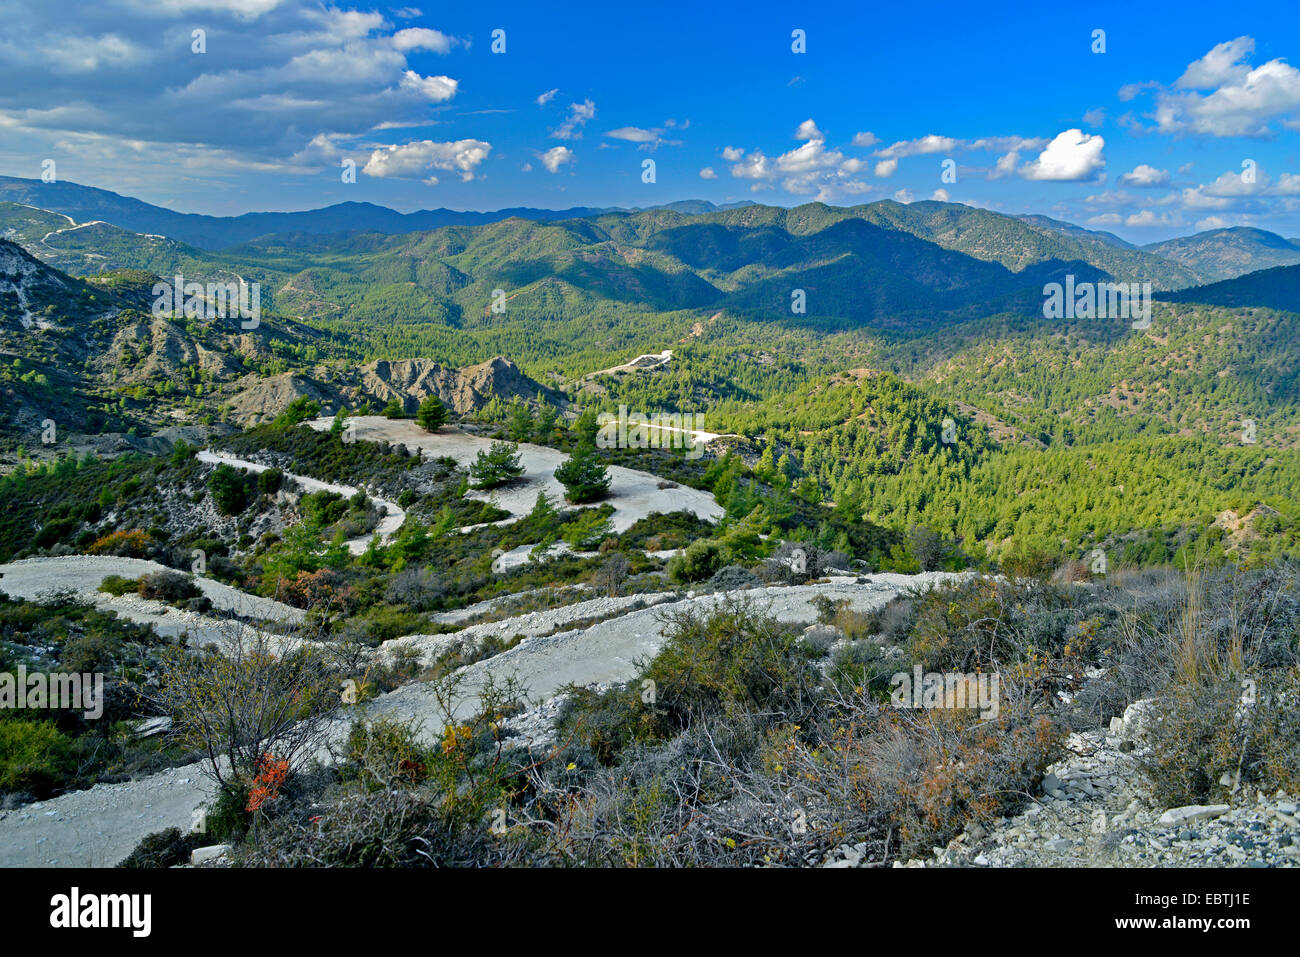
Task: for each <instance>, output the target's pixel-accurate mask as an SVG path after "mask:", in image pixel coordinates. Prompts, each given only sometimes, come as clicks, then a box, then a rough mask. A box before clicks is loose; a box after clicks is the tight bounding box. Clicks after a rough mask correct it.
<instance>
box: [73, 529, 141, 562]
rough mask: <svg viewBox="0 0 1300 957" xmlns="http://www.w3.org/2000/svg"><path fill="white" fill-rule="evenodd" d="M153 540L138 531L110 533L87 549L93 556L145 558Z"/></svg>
mask: <svg viewBox="0 0 1300 957" xmlns="http://www.w3.org/2000/svg"><path fill="white" fill-rule="evenodd" d="M150 544H152V539H150V538H149V536H148V535H147V534H146V533H145V532H142V531H139V530H138V529H135V530H131V531H119V532H110V533H109V534H107V535H105V536H103V537H102V538H98V539H96V540H95V541H94V542H92V543H91V545H90V547H89V548H88V549H86V551H88V552H89V553H90V554H91V555H116V556H118V557H121V558H143V557H144V556H145V555H146V554H148V551H149V546H150Z"/></svg>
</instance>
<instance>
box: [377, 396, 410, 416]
mask: <svg viewBox="0 0 1300 957" xmlns="http://www.w3.org/2000/svg"><path fill="white" fill-rule="evenodd" d="M381 414H382V415H383V417H384V418H386V419H403V418H406V407H405V406H404V405H402V400H401V399H390V400H389V402H388V405H386V406H384V411H383V412H382V413H381Z"/></svg>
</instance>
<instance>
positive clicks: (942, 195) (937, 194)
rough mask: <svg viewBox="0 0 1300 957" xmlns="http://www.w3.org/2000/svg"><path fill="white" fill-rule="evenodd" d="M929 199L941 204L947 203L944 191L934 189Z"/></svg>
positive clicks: (945, 191)
mask: <svg viewBox="0 0 1300 957" xmlns="http://www.w3.org/2000/svg"><path fill="white" fill-rule="evenodd" d="M930 198H931V199H936V200H938V201H939V202H941V203H946V202H948V191H947V190H946V189H936V190H935V191H934V192H933V193H932V194H931V195H930Z"/></svg>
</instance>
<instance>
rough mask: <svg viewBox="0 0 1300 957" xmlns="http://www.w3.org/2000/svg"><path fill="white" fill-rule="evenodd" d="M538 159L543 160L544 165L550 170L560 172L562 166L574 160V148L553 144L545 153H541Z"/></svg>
mask: <svg viewBox="0 0 1300 957" xmlns="http://www.w3.org/2000/svg"><path fill="white" fill-rule="evenodd" d="M538 159H540V160H541V161H542V165H543V166H545V167H546V169H547V171H548V172H551V173H558V172H559V171H560V167H562V166H566V165H568V164H569V163H572V162H573V150H571V149H569V148H568V147H567V146H552V147H551V148H550V149H549V150H547V151H546V152H545V153H542V154H540V155H539V156H538Z"/></svg>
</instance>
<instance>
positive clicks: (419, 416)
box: [415, 395, 447, 432]
mask: <svg viewBox="0 0 1300 957" xmlns="http://www.w3.org/2000/svg"><path fill="white" fill-rule="evenodd" d="M415 421H416V422H418V423H419V425H420V428H422V429H424V430H425V431H426V432H437V431H438V430H439V429H440V428H442V427H443V426H444V425H446V424H447V407H446V406H445V405H443V404H442V400H441V399H439V398H438V397H437V396H436V395H431V396H429V397H428V398H427V399H425V400H424V401H423V402H421V403H420V410H419V411H418V412H416V413H415Z"/></svg>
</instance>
